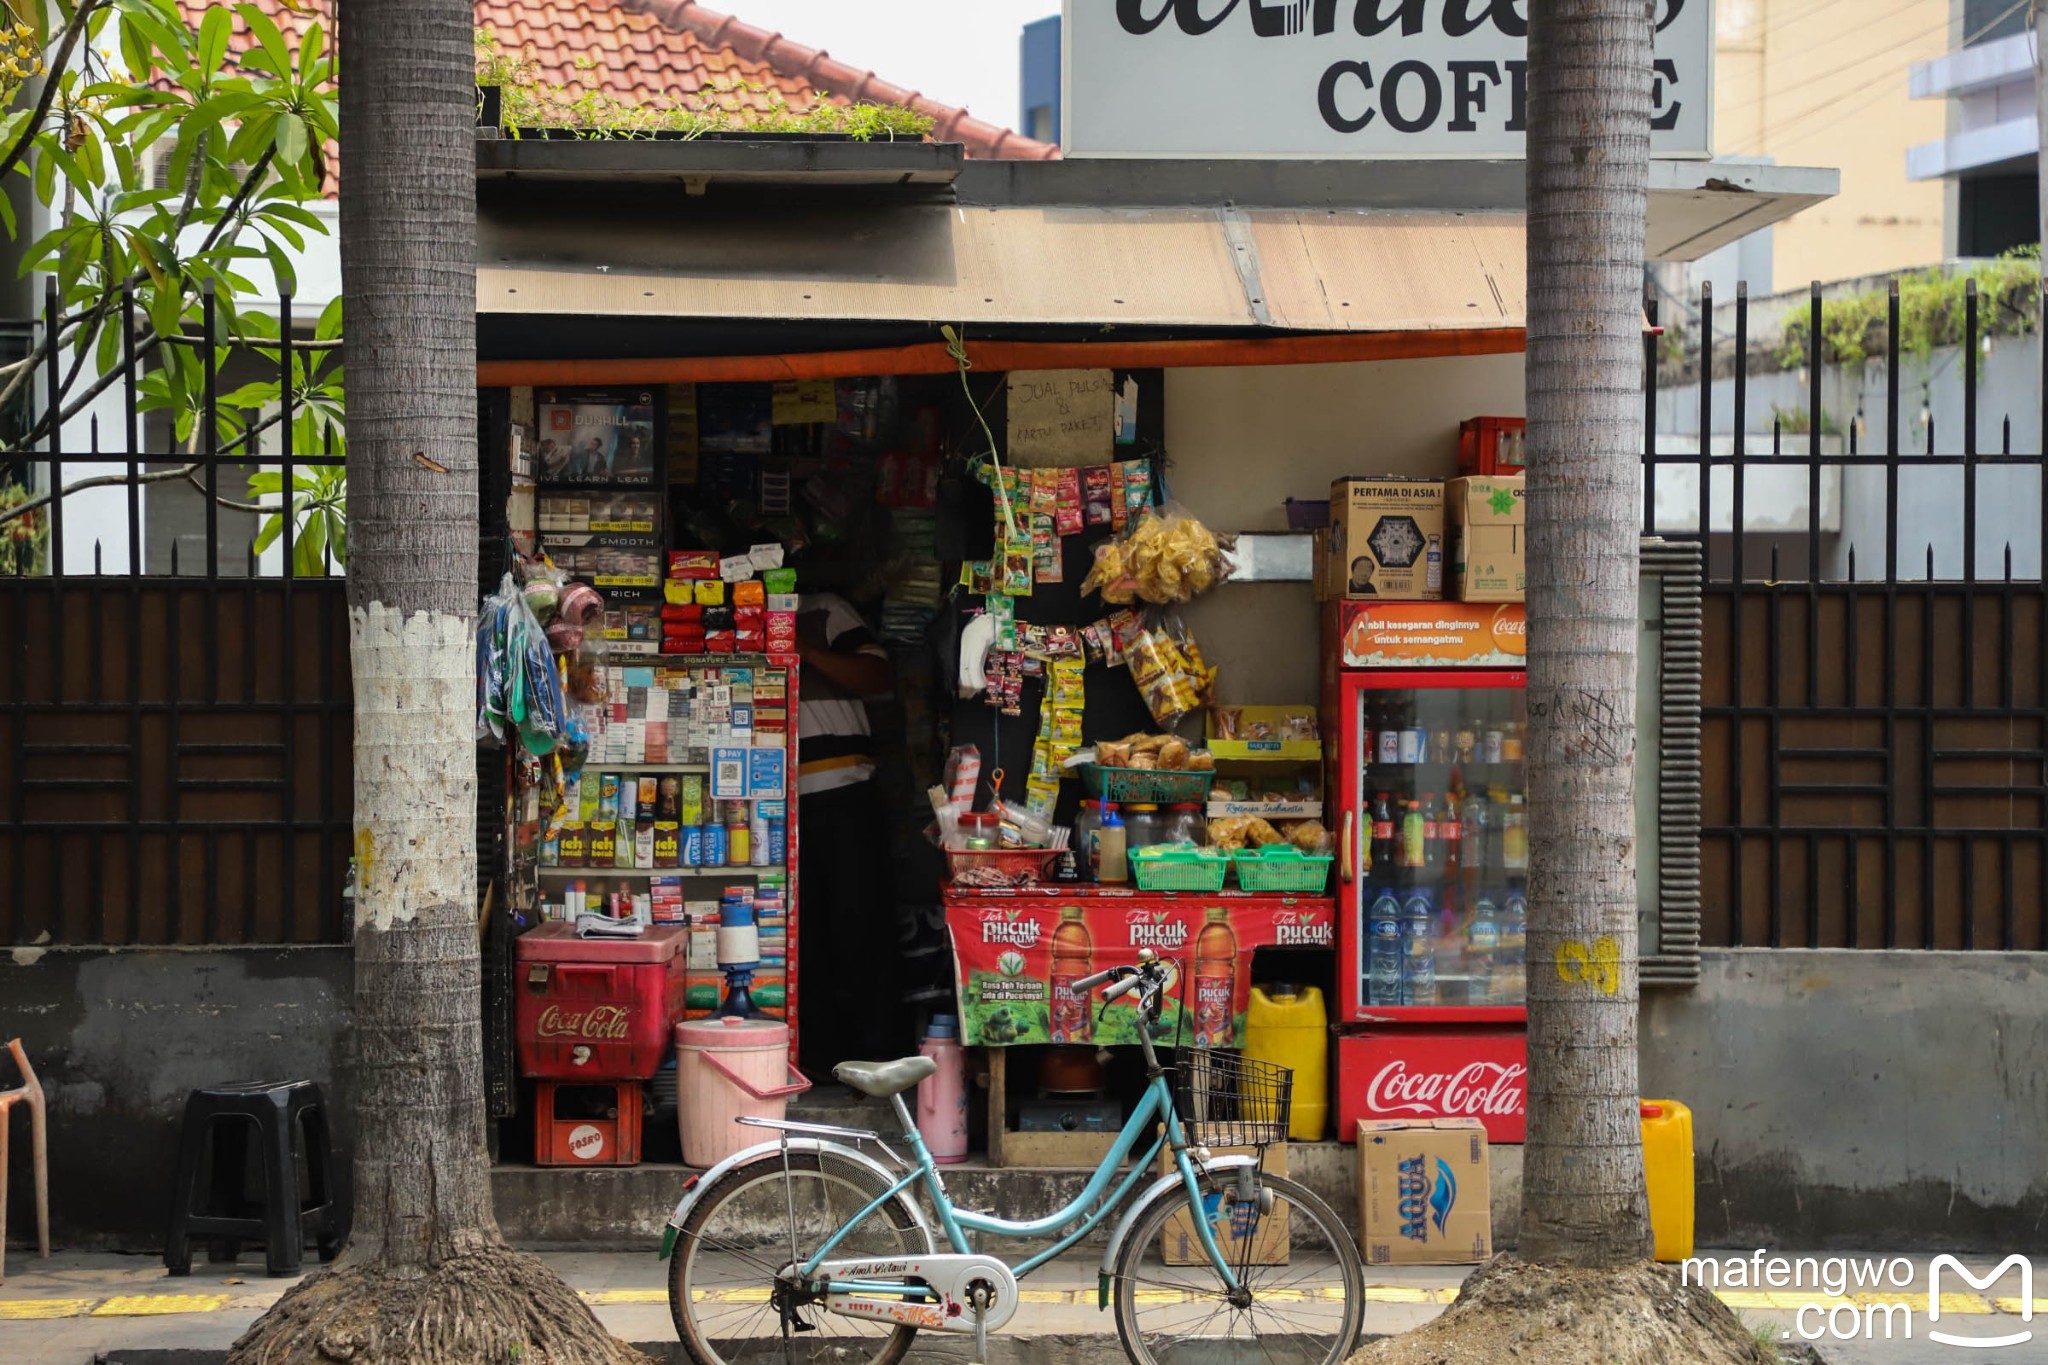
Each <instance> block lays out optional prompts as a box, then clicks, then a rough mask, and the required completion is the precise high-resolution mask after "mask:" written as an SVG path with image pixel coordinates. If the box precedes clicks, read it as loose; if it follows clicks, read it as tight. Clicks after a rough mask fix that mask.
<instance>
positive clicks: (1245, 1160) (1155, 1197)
mask: <svg viewBox="0 0 2048 1365" xmlns="http://www.w3.org/2000/svg"><path fill="white" fill-rule="evenodd" d="M1189 1160H1191V1161H1193V1160H1194V1158H1192V1157H1190V1158H1189ZM1258 1164H1259V1159H1258V1158H1257V1157H1252V1156H1244V1155H1237V1156H1212V1157H1210V1158H1209V1159H1208V1160H1207V1161H1196V1162H1195V1174H1196V1175H1203V1174H1214V1173H1215V1172H1217V1171H1233V1170H1236V1169H1237V1168H1238V1167H1240V1166H1251V1167H1257V1166H1258ZM1181 1189H1182V1185H1181V1183H1180V1172H1179V1171H1178V1170H1175V1171H1173V1172H1172V1173H1171V1174H1168V1175H1162V1176H1160V1177H1159V1179H1157V1180H1155V1181H1153V1182H1152V1183H1151V1184H1150V1185H1147V1186H1146V1187H1145V1192H1144V1193H1143V1194H1141V1195H1139V1196H1138V1197H1137V1198H1136V1199H1133V1200H1132V1201H1131V1204H1130V1207H1129V1208H1127V1209H1125V1210H1124V1216H1123V1217H1121V1218H1119V1219H1117V1223H1116V1231H1114V1232H1112V1233H1110V1234H1109V1245H1108V1246H1107V1247H1105V1248H1104V1249H1103V1252H1102V1266H1101V1269H1100V1271H1099V1280H1100V1283H1101V1284H1103V1285H1105V1286H1106V1285H1107V1284H1108V1283H1109V1277H1110V1276H1111V1275H1112V1274H1114V1273H1115V1270H1116V1254H1117V1252H1118V1251H1120V1250H1122V1249H1123V1245H1124V1238H1125V1237H1128V1236H1129V1235H1130V1231H1131V1229H1132V1228H1134V1227H1136V1226H1137V1225H1138V1220H1139V1219H1140V1218H1142V1217H1144V1215H1145V1210H1147V1209H1149V1208H1151V1207H1152V1205H1153V1204H1154V1203H1156V1202H1157V1201H1159V1200H1161V1199H1164V1198H1166V1197H1167V1196H1169V1195H1172V1194H1174V1193H1176V1192H1177V1191H1179V1190H1181Z"/></svg>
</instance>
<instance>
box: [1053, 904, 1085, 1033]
mask: <svg viewBox="0 0 2048 1365" xmlns="http://www.w3.org/2000/svg"><path fill="white" fill-rule="evenodd" d="M1094 955H1095V943H1094V940H1093V939H1092V938H1090V937H1089V934H1088V921H1087V917H1086V912H1085V911H1083V910H1082V908H1081V907H1080V906H1078V905H1070V906H1068V907H1066V908H1065V909H1064V910H1061V911H1060V923H1059V927H1058V928H1057V929H1054V930H1053V932H1052V981H1051V995H1052V999H1051V1000H1050V1001H1049V1002H1048V1003H1049V1004H1050V1006H1051V1013H1052V1019H1051V1027H1050V1036H1051V1038H1052V1041H1053V1042H1055V1043H1085V1042H1087V1041H1088V1040H1089V1037H1090V1035H1091V1028H1090V1019H1089V1014H1088V996H1087V994H1086V993H1085V992H1082V991H1076V990H1075V989H1074V983H1075V982H1076V981H1079V980H1080V979H1081V978H1082V977H1084V976H1086V975H1088V974H1089V973H1090V972H1091V971H1093V970H1094V967H1093V965H1092V962H1093V959H1094Z"/></svg>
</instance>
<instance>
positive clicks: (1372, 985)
mask: <svg viewBox="0 0 2048 1365" xmlns="http://www.w3.org/2000/svg"><path fill="white" fill-rule="evenodd" d="M1366 934H1367V938H1366V951H1367V954H1368V960H1367V962H1366V1000H1367V1003H1369V1004H1374V1005H1398V1004H1400V1003H1401V947H1402V941H1401V902H1400V899H1399V898H1398V897H1397V896H1395V894H1394V892H1393V889H1392V888H1391V887H1385V886H1383V887H1381V888H1380V890H1379V894H1377V895H1375V896H1374V897H1373V898H1372V903H1371V906H1370V908H1369V909H1368V910H1367V911H1366Z"/></svg>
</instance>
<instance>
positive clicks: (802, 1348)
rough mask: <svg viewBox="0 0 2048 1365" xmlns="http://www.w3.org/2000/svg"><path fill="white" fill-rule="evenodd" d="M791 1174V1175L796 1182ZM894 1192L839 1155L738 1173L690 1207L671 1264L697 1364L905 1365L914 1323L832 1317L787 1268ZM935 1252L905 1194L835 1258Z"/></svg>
mask: <svg viewBox="0 0 2048 1365" xmlns="http://www.w3.org/2000/svg"><path fill="white" fill-rule="evenodd" d="M785 1174H786V1176H787V1178H786V1179H785ZM887 1189H888V1186H887V1185H886V1184H885V1183H883V1181H882V1180H881V1178H880V1177H879V1176H877V1175H876V1174H875V1173H874V1172H873V1171H871V1170H869V1169H868V1168H867V1167H865V1166H861V1165H857V1164H855V1163H854V1162H851V1161H848V1160H846V1159H844V1158H843V1157H835V1156H834V1155H833V1154H831V1153H830V1152H792V1153H790V1155H789V1167H788V1170H787V1172H786V1173H785V1171H784V1168H783V1159H782V1157H781V1156H779V1155H778V1156H766V1157H763V1158H761V1159H760V1160H759V1161H750V1162H748V1163H747V1164H746V1165H744V1166H741V1167H739V1168H738V1169H736V1170H733V1171H730V1172H728V1173H727V1174H726V1175H725V1176H724V1177H723V1178H721V1179H720V1180H719V1182H718V1184H717V1185H716V1186H715V1187H713V1188H712V1189H710V1190H708V1191H707V1192H706V1193H705V1195H704V1197H703V1198H702V1199H701V1200H699V1201H698V1203H697V1205H696V1207H695V1208H693V1209H691V1210H690V1216H689V1218H688V1219H687V1220H685V1222H684V1225H683V1228H682V1232H681V1235H680V1236H679V1237H678V1238H677V1240H676V1249H675V1254H674V1256H673V1258H672V1260H671V1262H670V1265H669V1280H668V1306H669V1316H670V1317H672V1318H673V1319H674V1320H675V1325H676V1335H677V1336H678V1337H680V1338H681V1339H682V1343H683V1349H684V1350H685V1351H687V1352H688V1353H689V1355H690V1358H691V1359H692V1360H693V1361H695V1362H696V1365H748V1363H749V1362H754V1361H760V1362H764V1363H765V1362H769V1361H773V1362H776V1365H863V1362H865V1365H894V1363H895V1362H896V1361H899V1360H901V1359H902V1358H903V1353H904V1352H905V1351H907V1350H909V1349H910V1342H911V1338H913V1337H914V1336H916V1335H917V1329H916V1328H914V1327H895V1326H892V1325H890V1324H886V1323H879V1322H870V1321H864V1320H862V1319H858V1318H849V1317H842V1316H840V1315H839V1314H836V1313H828V1312H826V1311H825V1307H824V1305H823V1304H822V1303H820V1302H819V1301H818V1300H817V1297H816V1296H815V1295H812V1294H809V1293H808V1292H806V1291H804V1290H803V1289H801V1288H800V1287H799V1286H797V1285H795V1284H794V1283H793V1282H792V1280H791V1277H790V1276H789V1275H788V1274H787V1273H786V1271H787V1268H788V1267H789V1266H791V1265H793V1264H801V1263H802V1262H803V1261H805V1260H808V1259H809V1258H810V1257H811V1256H812V1255H813V1254H815V1253H816V1251H817V1249H818V1248H819V1247H821V1246H823V1245H824V1244H825V1242H826V1241H827V1239H829V1238H830V1237H831V1236H832V1234H833V1233H835V1232H837V1231H838V1230H839V1229H840V1228H842V1227H847V1225H848V1224H849V1223H851V1222H852V1220H853V1218H854V1216H855V1215H856V1214H858V1213H860V1211H861V1210H862V1209H864V1208H866V1207H867V1206H868V1205H869V1204H870V1203H872V1202H873V1201H874V1200H875V1199H877V1198H879V1197H880V1196H881V1195H882V1194H883V1193H884V1192H885V1191H886V1190H887ZM931 1250H932V1239H931V1234H930V1232H929V1231H928V1230H927V1229H926V1228H925V1226H924V1225H923V1223H922V1222H920V1221H919V1219H918V1217H917V1214H916V1212H915V1210H914V1209H913V1208H912V1207H911V1205H910V1203H909V1201H908V1200H907V1199H906V1198H905V1197H904V1196H903V1195H901V1194H898V1195H895V1196H893V1197H891V1198H890V1199H888V1200H887V1201H886V1202H884V1203H883V1204H882V1205H881V1206H880V1207H878V1208H877V1209H875V1210H874V1212H872V1213H870V1214H868V1215H867V1216H866V1217H865V1218H863V1219H861V1220H860V1222H859V1223H858V1224H855V1225H854V1226H852V1227H851V1228H849V1229H848V1231H847V1234H846V1236H845V1237H843V1238H842V1239H841V1240H840V1241H839V1243H838V1245H837V1246H836V1247H835V1248H834V1250H833V1255H834V1256H835V1257H838V1256H844V1257H853V1256H874V1257H893V1256H908V1255H914V1254H919V1253H927V1252H930V1251H931Z"/></svg>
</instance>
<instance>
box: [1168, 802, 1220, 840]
mask: <svg viewBox="0 0 2048 1365" xmlns="http://www.w3.org/2000/svg"><path fill="white" fill-rule="evenodd" d="M1166 842H1167V843H1169V844H1193V845H1194V846H1195V847H1197V848H1200V847H1201V846H1202V845H1203V844H1206V843H1208V842H1209V821H1208V819H1207V818H1206V817H1205V816H1204V814H1203V812H1202V803H1201V802H1199V801H1182V802H1180V803H1178V804H1176V805H1175V806H1174V807H1173V808H1172V809H1171V811H1170V812H1169V813H1168V815H1167V817H1166Z"/></svg>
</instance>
